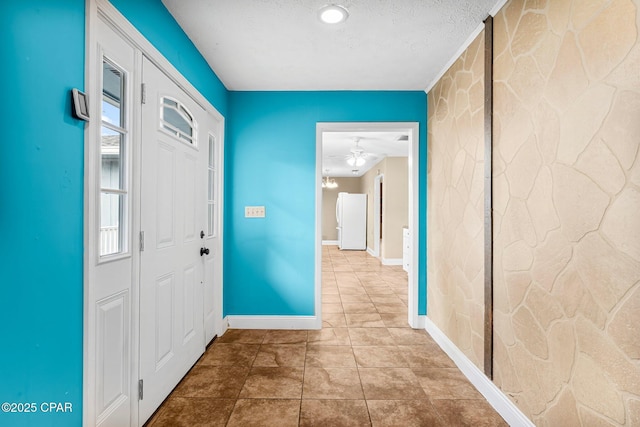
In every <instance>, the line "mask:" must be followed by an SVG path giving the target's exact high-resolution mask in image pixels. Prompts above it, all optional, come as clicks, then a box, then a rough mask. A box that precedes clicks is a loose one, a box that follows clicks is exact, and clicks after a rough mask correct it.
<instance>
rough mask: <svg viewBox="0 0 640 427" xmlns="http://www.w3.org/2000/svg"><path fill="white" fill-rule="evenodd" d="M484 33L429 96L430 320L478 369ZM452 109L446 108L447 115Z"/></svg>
mask: <svg viewBox="0 0 640 427" xmlns="http://www.w3.org/2000/svg"><path fill="white" fill-rule="evenodd" d="M483 76H484V34H481V35H480V36H479V37H478V38H477V39H476V40H475V41H474V42H473V43H472V44H471V45H470V46H469V48H468V49H467V50H466V51H465V52H464V53H463V55H462V57H461V58H460V59H458V60H457V61H456V62H455V63H454V64H453V65H452V66H451V68H450V69H449V70H448V71H447V73H446V74H445V75H444V76H443V78H442V79H441V80H440V82H439V83H438V84H436V86H435V87H434V88H433V89H432V90H431V92H430V93H429V97H428V103H429V104H428V112H429V117H428V132H429V133H428V144H429V147H428V155H429V157H430V159H429V169H428V178H427V185H428V204H427V205H428V210H429V215H428V221H429V224H428V227H429V243H428V245H427V246H428V256H429V260H430V261H429V263H428V280H429V284H430V285H429V287H428V290H427V294H428V304H429V307H428V315H429V317H430V318H431V320H432V321H433V322H434V323H435V324H436V325H438V327H440V329H441V330H442V331H443V332H444V333H445V334H447V336H448V337H449V338H450V339H451V340H452V341H453V342H454V343H455V344H456V345H457V346H458V347H459V348H460V349H461V350H462V351H463V352H464V353H465V354H466V355H467V357H469V359H470V360H472V361H473V362H474V363H475V364H476V365H477V366H478V367H480V368H482V366H483V357H484V293H483V289H484V288H483V286H484V285H483V277H484V253H483V250H482V248H483V242H484V234H483V205H482V200H483V195H484V185H483V183H484V174H483V168H484V164H483V160H484V149H483V146H484V145H483V144H484V137H483V135H484V86H483V82H484V77H483ZM445 108H446V111H445Z"/></svg>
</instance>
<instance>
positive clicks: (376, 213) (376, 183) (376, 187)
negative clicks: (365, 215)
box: [372, 173, 384, 258]
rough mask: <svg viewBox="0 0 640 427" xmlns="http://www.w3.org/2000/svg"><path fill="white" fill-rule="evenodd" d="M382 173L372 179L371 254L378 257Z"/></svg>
mask: <svg viewBox="0 0 640 427" xmlns="http://www.w3.org/2000/svg"><path fill="white" fill-rule="evenodd" d="M382 182H384V174H383V173H381V174H380V175H376V177H375V178H374V180H373V254H372V255H373V256H374V257H376V258H380V250H381V248H380V214H381V213H380V184H381V183H382Z"/></svg>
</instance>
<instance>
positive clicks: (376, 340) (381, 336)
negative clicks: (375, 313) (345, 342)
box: [347, 328, 396, 346]
mask: <svg viewBox="0 0 640 427" xmlns="http://www.w3.org/2000/svg"><path fill="white" fill-rule="evenodd" d="M347 329H348V330H349V337H350V338H351V345H353V346H359V345H395V344H396V342H395V341H394V340H393V338H392V337H391V335H390V334H389V331H387V328H347Z"/></svg>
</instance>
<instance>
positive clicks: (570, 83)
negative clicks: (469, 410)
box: [430, 0, 640, 427]
mask: <svg viewBox="0 0 640 427" xmlns="http://www.w3.org/2000/svg"><path fill="white" fill-rule="evenodd" d="M639 3H640V2H639V0H634V1H631V0H608V1H607V0H527V1H525V0H513V1H509V2H508V3H507V4H506V5H505V7H504V8H503V9H502V10H501V11H500V12H499V13H498V15H497V16H496V17H495V20H494V31H495V33H494V34H495V39H494V51H495V56H494V58H495V62H494V73H495V75H494V77H495V83H494V84H495V86H494V103H495V104H494V114H495V122H494V126H495V127H494V132H495V135H494V165H495V169H494V210H495V212H494V215H495V216H494V275H495V277H494V293H495V313H494V328H495V329H494V330H495V337H494V374H495V377H494V381H495V383H496V384H497V385H498V386H499V387H500V388H501V389H502V390H503V391H504V392H505V393H506V394H507V395H509V396H510V397H511V398H512V399H513V400H514V402H515V403H516V404H517V406H518V407H519V408H520V409H521V410H522V411H523V412H524V413H525V414H526V415H527V416H529V417H530V419H531V420H532V421H533V422H534V423H535V424H536V425H538V426H580V425H581V426H585V427H586V426H622V425H625V426H632V425H640V179H639V177H640V160H639V159H638V156H639V154H638V147H639V146H640V44H639V43H638V26H639V25H638V24H639V22H640V18H639V14H638V10H639ZM432 161H435V160H432ZM430 264H433V261H430ZM463 286H466V282H463Z"/></svg>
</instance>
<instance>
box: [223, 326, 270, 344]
mask: <svg viewBox="0 0 640 427" xmlns="http://www.w3.org/2000/svg"><path fill="white" fill-rule="evenodd" d="M265 335H267V331H266V330H264V329H229V330H227V332H225V333H224V335H223V336H221V337H220V338H218V339H216V342H222V343H242V344H262V340H263V339H264V336H265Z"/></svg>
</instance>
